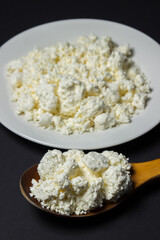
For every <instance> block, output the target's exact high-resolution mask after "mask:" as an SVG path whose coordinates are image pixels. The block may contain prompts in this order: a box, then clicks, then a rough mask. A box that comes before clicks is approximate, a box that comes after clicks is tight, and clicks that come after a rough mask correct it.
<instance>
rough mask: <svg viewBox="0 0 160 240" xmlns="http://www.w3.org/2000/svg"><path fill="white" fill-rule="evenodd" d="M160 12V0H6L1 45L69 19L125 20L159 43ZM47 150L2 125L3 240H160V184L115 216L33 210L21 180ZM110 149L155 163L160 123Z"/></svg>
mask: <svg viewBox="0 0 160 240" xmlns="http://www.w3.org/2000/svg"><path fill="white" fill-rule="evenodd" d="M159 14H160V7H159V4H158V1H148V2H147V1H112V0H110V1H100V0H98V1H93V0H92V1H69V0H68V1H62V0H59V1H49V0H44V1H38V0H33V1H1V2H0V45H2V44H3V43H4V42H5V41H7V40H8V39H9V38H11V37H13V36H14V35H16V34H18V33H20V32H22V31H24V30H26V29H28V28H31V27H33V26H36V25H40V24H43V23H47V22H51V21H56V20H62V19H70V18H99V19H106V20H110V21H116V22H120V23H123V24H126V25H129V26H131V27H134V28H136V29H138V30H140V31H142V32H144V33H146V34H147V35H149V36H150V37H152V38H153V39H155V40H156V41H157V42H160V28H159V25H160V17H159ZM48 149H49V148H48V147H45V146H41V145H38V144H35V143H32V142H29V141H27V140H25V139H22V138H21V137H19V136H17V135H15V134H13V133H11V132H10V131H9V130H7V129H6V128H4V127H3V126H2V125H0V239H1V240H8V239H13V240H14V239H15V240H19V239H22V240H25V239H27V240H28V239H30V240H32V239H34V240H37V239H44V240H51V239H57V240H61V239H64V240H65V239H69V240H71V239H77V240H78V239H93V240H95V239H102V240H103V239H113V240H114V239H120V240H121V239H122V240H125V239H126V240H132V239H141V240H143V239H145V240H146V239H149V240H150V239H152V240H159V239H160V221H159V219H160V218H159V215H160V181H157V182H155V183H152V184H149V185H147V186H146V187H144V188H143V189H141V190H140V191H138V192H137V193H136V194H135V195H134V196H132V197H131V198H130V200H128V201H126V202H125V203H124V204H123V205H121V206H120V207H118V208H117V209H115V210H113V211H111V212H110V213H108V214H104V215H101V216H99V217H94V218H89V219H80V220H79V219H77V220H76V219H74V220H73V219H71V220H70V219H63V218H57V217H54V216H52V215H49V214H46V213H43V212H41V211H39V210H37V209H35V208H34V207H32V206H30V204H29V203H28V202H27V201H26V200H25V199H24V198H23V196H22V195H21V193H20V190H19V178H20V175H21V174H22V172H23V171H24V170H25V169H26V168H28V167H30V166H31V165H33V164H35V163H38V162H39V160H40V158H41V157H42V156H43V154H44V153H45V152H46V151H47V150H48ZM110 149H112V150H114V151H118V152H122V153H123V154H125V155H126V156H127V157H129V158H130V161H131V162H142V161H149V160H152V159H156V158H158V157H160V125H158V126H157V127H155V128H154V129H153V130H151V131H150V132H149V133H147V134H145V135H143V136H142V137H140V138H138V139H136V140H133V141H131V142H129V143H126V144H122V145H119V146H116V147H112V148H110ZM110 149H109V150H110Z"/></svg>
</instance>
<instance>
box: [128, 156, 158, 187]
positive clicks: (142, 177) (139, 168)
mask: <svg viewBox="0 0 160 240" xmlns="http://www.w3.org/2000/svg"><path fill="white" fill-rule="evenodd" d="M131 164H132V170H133V175H132V180H133V181H134V186H135V188H138V187H140V186H141V185H142V184H144V183H146V182H149V181H151V180H154V179H156V178H160V158H158V159H155V160H152V161H148V162H142V163H131Z"/></svg>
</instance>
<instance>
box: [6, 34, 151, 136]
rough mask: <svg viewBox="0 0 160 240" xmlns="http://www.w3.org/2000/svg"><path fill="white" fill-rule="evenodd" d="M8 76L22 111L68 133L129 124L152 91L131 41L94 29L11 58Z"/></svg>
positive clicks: (30, 118) (25, 114) (32, 118)
mask: <svg viewBox="0 0 160 240" xmlns="http://www.w3.org/2000/svg"><path fill="white" fill-rule="evenodd" d="M6 75H7V77H8V79H9V81H10V83H11V88H12V94H11V95H12V96H11V100H12V101H14V102H16V105H17V109H16V113H17V114H18V115H24V117H25V119H26V120H27V121H32V122H34V123H35V124H36V125H37V126H40V127H43V128H49V129H55V130H57V131H60V132H61V133H63V134H72V133H84V132H92V131H94V130H105V129H107V128H111V127H114V126H116V125H120V124H124V123H125V124H126V123H129V122H131V120H132V116H133V115H134V114H136V113H137V112H138V111H139V110H143V109H144V108H145V105H146V102H147V100H148V94H149V92H150V87H149V85H148V83H147V81H146V78H145V76H144V74H143V73H142V72H141V70H140V69H139V68H138V67H137V66H136V65H135V63H134V62H133V61H132V49H131V48H130V46H129V45H122V46H121V45H119V46H118V45H117V44H115V43H114V42H113V41H112V40H111V38H109V37H106V36H102V37H97V36H95V35H94V34H90V35H89V36H88V37H79V38H78V39H77V41H74V42H63V43H60V42H59V43H56V44H54V45H53V46H50V47H46V48H44V49H40V48H37V47H35V48H34V49H33V50H32V51H31V52H29V53H28V54H27V55H26V56H24V57H22V58H21V59H18V60H14V61H11V62H10V63H8V65H7V68H6Z"/></svg>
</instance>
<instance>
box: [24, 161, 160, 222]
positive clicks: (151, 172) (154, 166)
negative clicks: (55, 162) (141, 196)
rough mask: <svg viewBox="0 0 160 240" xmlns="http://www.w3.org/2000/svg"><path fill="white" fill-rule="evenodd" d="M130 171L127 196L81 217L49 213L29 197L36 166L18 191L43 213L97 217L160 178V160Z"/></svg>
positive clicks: (35, 176)
mask: <svg viewBox="0 0 160 240" xmlns="http://www.w3.org/2000/svg"><path fill="white" fill-rule="evenodd" d="M131 165H132V170H131V179H132V181H133V189H132V191H131V192H130V193H129V194H126V195H124V196H123V197H122V198H120V200H119V201H118V202H116V203H110V202H104V204H103V206H102V207H99V208H96V209H94V210H92V211H90V212H88V213H87V214H83V215H76V214H71V215H69V216H68V215H62V214H60V213H57V212H55V211H51V210H49V209H47V208H43V207H42V205H41V203H40V202H38V200H37V199H36V198H34V197H31V196H30V187H31V185H32V183H31V181H32V179H33V178H34V179H35V180H37V181H38V180H39V174H38V172H37V167H38V164H36V165H34V166H32V167H31V168H29V169H27V170H26V171H25V172H24V173H23V174H22V176H21V178H20V190H21V192H22V194H23V196H24V197H25V198H26V199H27V200H28V202H29V203H31V204H32V205H33V206H35V207H37V208H39V209H40V210H43V211H45V212H49V213H51V214H54V215H57V216H63V217H70V218H81V217H91V216H94V215H98V214H101V213H104V212H107V211H110V210H112V209H113V208H115V207H116V206H118V205H119V204H120V203H122V202H123V201H125V200H126V199H128V198H129V196H130V195H131V194H133V193H134V192H135V191H136V190H137V189H138V188H140V187H141V186H143V185H144V184H146V183H148V182H151V181H153V180H156V179H159V178H160V159H156V160H152V161H148V162H142V163H131Z"/></svg>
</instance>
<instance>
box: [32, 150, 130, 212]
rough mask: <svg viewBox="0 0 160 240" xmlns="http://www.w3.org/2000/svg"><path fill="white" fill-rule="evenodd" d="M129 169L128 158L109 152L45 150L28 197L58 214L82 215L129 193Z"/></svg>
mask: <svg viewBox="0 0 160 240" xmlns="http://www.w3.org/2000/svg"><path fill="white" fill-rule="evenodd" d="M130 169H131V165H130V164H129V163H128V159H127V158H126V157H125V156H124V155H122V154H118V153H116V152H113V151H104V152H102V153H98V152H89V153H87V154H85V153H84V152H83V151H81V150H69V151H66V152H64V153H62V152H61V151H59V150H56V149H54V150H49V151H48V152H47V153H46V154H45V155H44V156H43V158H42V159H41V161H40V163H39V165H38V169H37V170H38V173H39V176H40V179H39V180H38V181H36V180H35V179H32V186H31V188H30V191H31V193H30V195H31V196H32V197H35V198H36V199H37V200H38V201H39V202H41V205H42V207H46V208H47V209H51V210H54V211H56V212H58V213H61V214H65V215H70V214H73V213H75V214H77V215H79V214H86V213H87V212H89V211H90V210H92V209H95V208H97V207H101V206H102V205H103V202H104V201H111V202H115V201H117V200H118V199H119V198H120V197H121V196H122V195H123V194H125V193H127V192H128V191H130V190H131V186H132V183H131V178H130Z"/></svg>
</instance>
